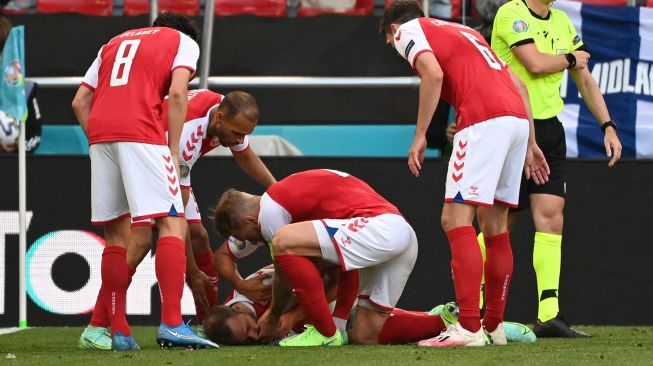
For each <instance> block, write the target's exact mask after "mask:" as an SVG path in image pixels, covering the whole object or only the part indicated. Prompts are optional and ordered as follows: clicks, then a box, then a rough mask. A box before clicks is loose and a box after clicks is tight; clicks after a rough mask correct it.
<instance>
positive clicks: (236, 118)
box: [80, 89, 275, 345]
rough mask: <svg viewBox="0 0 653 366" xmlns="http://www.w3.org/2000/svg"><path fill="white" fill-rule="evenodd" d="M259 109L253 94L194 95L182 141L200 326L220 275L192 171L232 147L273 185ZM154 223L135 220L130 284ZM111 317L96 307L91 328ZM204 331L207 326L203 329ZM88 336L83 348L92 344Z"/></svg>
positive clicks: (191, 274)
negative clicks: (258, 143) (259, 146)
mask: <svg viewBox="0 0 653 366" xmlns="http://www.w3.org/2000/svg"><path fill="white" fill-rule="evenodd" d="M168 108H169V102H168V99H166V100H165V101H164V102H163V116H164V119H165V118H166V116H167V110H168ZM258 115H259V111H258V106H257V104H256V100H255V99H254V97H253V96H251V95H250V94H248V93H245V92H241V91H235V92H231V93H228V94H227V95H225V96H223V95H221V94H218V93H215V92H212V91H210V90H207V89H198V90H191V91H189V92H188V109H187V114H186V122H185V123H184V128H183V130H182V133H181V139H180V143H179V144H180V147H181V148H180V154H179V161H180V168H181V169H180V170H181V173H180V179H179V181H180V185H181V190H182V191H181V192H182V199H183V203H184V207H185V209H184V215H185V218H186V221H187V222H188V230H189V235H190V242H188V241H187V246H186V257H187V270H186V278H187V280H188V282H189V283H190V284H191V289H192V290H193V297H194V299H195V305H196V313H197V317H198V322H199V324H202V320H203V316H204V313H205V311H206V310H208V308H209V307H210V306H212V305H213V304H215V302H216V301H217V291H216V285H217V272H216V271H215V268H214V266H213V253H212V252H211V247H210V244H209V239H208V233H207V232H206V229H205V228H204V226H203V225H202V218H201V215H200V211H199V207H198V206H197V202H196V200H195V197H194V194H193V190H192V188H191V181H190V172H191V169H192V167H193V166H194V164H195V162H196V161H197V160H198V159H199V158H200V157H201V156H203V155H205V154H206V153H208V152H209V151H211V150H213V149H215V148H217V147H218V146H227V147H229V148H230V149H231V150H232V152H233V154H234V158H235V160H236V162H237V164H238V165H239V166H240V167H241V168H242V169H243V170H244V171H245V172H246V173H247V174H248V175H250V176H251V177H252V178H254V179H255V180H256V181H257V182H259V183H261V184H262V185H263V186H265V187H267V186H269V185H271V184H272V183H274V182H275V180H274V177H273V176H272V174H271V173H270V172H269V170H268V169H267V167H266V166H265V165H264V164H263V162H262V161H261V159H260V158H259V157H258V156H257V155H256V153H254V151H253V150H252V149H251V148H250V145H249V140H248V138H247V135H249V134H251V132H252V131H253V130H254V128H255V127H256V123H257V122H258ZM153 227H156V224H155V223H154V220H152V219H143V220H139V221H133V222H132V229H131V235H132V237H131V242H130V245H129V248H128V249H127V265H128V269H129V275H130V276H129V280H130V281H131V277H132V276H133V274H134V273H135V272H136V267H137V266H138V264H140V262H141V261H142V260H143V258H144V257H145V255H147V253H148V252H149V250H150V248H151V243H152V228H153ZM107 317H108V314H107V313H106V309H105V308H103V307H96V308H95V309H94V311H93V316H92V318H91V325H92V326H93V325H94V326H99V327H106V326H108V324H107V323H108V318H107ZM200 329H201V328H200ZM84 337H85V335H84V334H82V337H81V338H82V339H81V340H80V345H81V344H82V343H85V344H86V343H89V342H90V340H84Z"/></svg>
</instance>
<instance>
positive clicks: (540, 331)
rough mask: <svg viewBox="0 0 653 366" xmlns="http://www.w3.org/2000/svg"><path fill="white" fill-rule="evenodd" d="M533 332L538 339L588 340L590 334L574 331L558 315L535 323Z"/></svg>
mask: <svg viewBox="0 0 653 366" xmlns="http://www.w3.org/2000/svg"><path fill="white" fill-rule="evenodd" d="M533 332H534V333H535V335H536V336H537V337H538V338H590V337H592V336H591V335H590V334H588V333H585V332H581V331H578V330H575V329H574V328H572V327H571V325H570V324H569V323H567V321H566V320H565V318H563V317H562V315H560V314H558V316H556V317H555V318H553V319H551V320H547V321H545V322H540V321H539V320H538V321H537V322H535V327H534V328H533Z"/></svg>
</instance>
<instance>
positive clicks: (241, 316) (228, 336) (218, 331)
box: [204, 263, 536, 345]
mask: <svg viewBox="0 0 653 366" xmlns="http://www.w3.org/2000/svg"><path fill="white" fill-rule="evenodd" d="M324 264H325V263H322V266H324ZM316 266H318V267H319V263H316ZM334 269H336V271H335V272H334V271H333V270H334ZM337 270H338V268H337V267H331V268H328V269H326V270H323V271H322V272H323V273H324V274H323V281H324V287H325V293H326V298H327V301H329V302H331V301H333V300H335V296H336V292H337V288H336V286H337V279H338V271H337ZM273 276H274V268H273V267H272V266H271V265H270V266H267V267H265V268H262V269H260V270H259V271H257V272H255V273H253V274H252V275H250V276H248V277H247V279H254V278H259V277H263V278H265V280H264V283H265V282H267V283H271V282H272V278H273ZM268 289H269V290H271V289H270V288H268ZM330 305H331V304H330ZM268 309H269V303H260V302H256V301H253V300H251V299H250V298H248V297H247V296H245V295H244V294H242V293H240V292H238V291H236V290H234V291H232V293H231V295H230V296H229V297H228V298H227V300H226V301H225V303H224V305H215V306H213V307H212V308H211V310H210V311H209V312H208V313H207V314H206V316H205V323H204V324H205V328H204V329H205V331H206V334H207V336H208V338H209V339H210V340H211V341H213V342H216V343H218V344H221V345H251V344H258V343H259V336H258V333H259V327H258V324H257V320H258V319H259V318H260V317H261V316H262V315H263V314H264V313H265V312H266V311H268ZM423 314H425V313H424V312H419V311H418V312H415V311H406V310H402V309H398V308H395V309H393V310H392V313H391V317H394V318H395V320H397V321H393V322H386V326H385V327H384V328H383V330H382V331H381V333H380V334H379V340H378V343H379V344H405V343H412V342H417V341H419V340H421V339H424V338H428V337H434V336H436V335H438V334H439V333H440V332H441V331H442V330H443V329H444V327H443V325H447V324H452V323H455V322H456V321H457V317H458V307H457V305H456V304H455V303H448V304H446V305H438V306H436V307H435V308H433V309H432V310H431V311H429V312H428V313H427V314H428V315H430V316H431V318H429V319H427V320H429V322H428V324H429V325H431V327H424V326H422V324H416V322H423V321H424V317H423ZM413 315H416V316H413ZM353 316H354V317H355V314H354V315H353ZM304 318H305V312H304V311H303V309H302V308H301V307H300V306H298V305H297V304H296V305H295V306H293V307H292V308H290V309H286V311H284V313H283V315H282V316H281V319H280V321H279V328H278V329H277V334H276V337H275V338H276V339H275V341H278V340H281V339H283V338H285V337H288V336H292V335H294V334H295V332H301V331H302V329H301V328H299V327H301V326H302V325H303V320H304ZM439 318H441V320H440V319H439ZM504 327H505V329H506V336H507V338H508V341H509V342H522V343H532V342H535V339H536V338H535V335H534V334H533V332H532V331H531V330H530V329H529V328H528V327H526V326H525V325H523V324H519V323H512V322H504ZM298 328H299V329H298ZM413 328H416V329H413Z"/></svg>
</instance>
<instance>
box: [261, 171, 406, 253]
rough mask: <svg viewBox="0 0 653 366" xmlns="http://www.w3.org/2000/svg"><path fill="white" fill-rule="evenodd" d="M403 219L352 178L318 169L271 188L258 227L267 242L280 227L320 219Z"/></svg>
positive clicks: (293, 175)
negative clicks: (375, 217)
mask: <svg viewBox="0 0 653 366" xmlns="http://www.w3.org/2000/svg"><path fill="white" fill-rule="evenodd" d="M383 214H397V215H401V213H400V212H399V210H398V209H397V207H395V206H394V205H393V204H391V203H390V202H388V201H387V200H386V199H385V198H383V197H382V196H381V195H380V194H378V193H377V192H376V191H375V190H374V189H372V187H370V186H369V185H368V184H367V183H365V182H363V181H362V180H360V179H358V178H356V177H354V176H353V175H350V174H347V173H343V172H340V171H337V170H328V169H316V170H307V171H304V172H299V173H295V174H292V175H290V176H288V177H286V178H284V179H282V180H280V181H279V182H277V183H275V184H273V185H271V186H270V187H269V188H268V190H267V191H266V192H265V194H264V195H263V197H262V198H261V209H260V212H259V223H260V224H261V234H263V238H265V240H272V237H273V236H274V232H275V231H276V230H277V229H278V228H279V227H281V226H283V225H286V224H290V223H293V222H302V221H310V220H319V219H350V218H353V217H374V216H379V215H383Z"/></svg>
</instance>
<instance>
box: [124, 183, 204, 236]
mask: <svg viewBox="0 0 653 366" xmlns="http://www.w3.org/2000/svg"><path fill="white" fill-rule="evenodd" d="M182 189H185V188H182ZM188 190H189V192H188V202H186V207H185V208H184V216H185V217H186V221H187V222H188V223H189V224H201V223H202V215H201V214H200V208H199V206H198V205H197V199H196V198H195V194H194V193H193V189H192V188H188ZM136 226H156V222H155V221H154V219H143V220H138V221H134V220H133V219H132V227H136Z"/></svg>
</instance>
